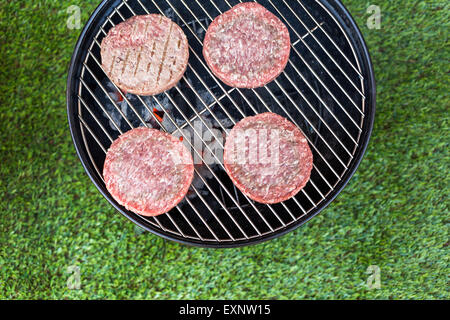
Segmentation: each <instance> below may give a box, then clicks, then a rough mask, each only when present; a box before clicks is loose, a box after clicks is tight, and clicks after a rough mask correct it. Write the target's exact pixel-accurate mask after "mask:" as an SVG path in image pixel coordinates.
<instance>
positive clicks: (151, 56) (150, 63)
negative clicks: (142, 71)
mask: <svg viewBox="0 0 450 320" xmlns="http://www.w3.org/2000/svg"><path fill="white" fill-rule="evenodd" d="M155 50H156V41H155V40H153V47H152V53H151V54H150V58H151V59H150V62H149V63H148V65H147V73H148V72H149V71H150V67H151V66H152V62H153V56H154V55H155Z"/></svg>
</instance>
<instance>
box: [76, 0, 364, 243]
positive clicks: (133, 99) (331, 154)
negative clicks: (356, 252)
mask: <svg viewBox="0 0 450 320" xmlns="http://www.w3.org/2000/svg"><path fill="white" fill-rule="evenodd" d="M258 2H259V3H260V4H262V5H264V6H265V7H266V8H267V9H269V10H270V11H271V12H273V13H274V14H276V15H277V16H278V17H279V18H280V19H281V20H282V21H283V22H284V23H285V24H286V26H287V27H288V29H289V32H290V36H291V42H292V45H291V57H290V60H289V62H288V65H287V67H286V69H285V71H284V72H283V73H282V75H281V76H280V77H278V78H277V79H276V80H275V81H273V82H272V83H270V84H268V85H266V86H265V87H263V88H258V89H237V88H231V87H228V86H227V85H225V84H223V83H222V82H221V81H220V80H218V79H216V78H215V77H214V75H213V74H212V73H211V71H210V70H209V69H208V67H207V66H206V63H205V62H204V59H203V56H202V43H203V37H204V35H205V32H206V29H207V28H208V25H209V23H210V22H211V21H212V20H213V19H214V18H215V17H216V16H218V15H219V14H221V13H223V12H224V11H226V10H228V9H230V8H231V7H232V6H233V5H235V4H237V3H238V1H227V0H209V1H201V2H200V1H199V0H193V1H189V2H187V1H185V0H165V1H142V0H128V1H125V0H123V1H104V3H103V6H102V5H101V6H100V7H99V9H97V12H96V13H97V15H98V12H99V11H101V10H103V11H102V12H103V16H99V17H97V21H96V22H97V25H96V26H94V24H95V23H94V22H95V20H92V19H94V18H91V27H90V28H87V29H85V32H84V33H83V35H82V37H81V38H82V39H84V43H85V48H86V50H85V51H84V52H83V53H79V56H80V57H82V58H80V59H79V61H80V64H79V66H78V68H79V69H80V71H79V74H78V75H77V76H76V77H74V79H73V81H72V80H71V79H69V83H75V86H76V88H77V89H76V90H74V92H69V90H68V104H69V113H70V110H71V107H70V105H71V101H73V102H74V104H73V105H74V107H73V110H74V117H76V120H73V121H71V125H73V122H75V123H76V125H77V126H79V132H80V136H81V138H80V140H79V142H80V146H77V150H78V152H79V155H80V157H81V158H82V161H83V162H84V165H85V167H86V169H87V171H88V173H89V174H90V176H91V178H92V179H93V180H94V182H96V184H97V186H98V187H99V189H100V190H101V191H102V193H104V194H105V196H107V198H108V199H109V200H110V201H111V202H112V203H113V204H114V205H115V206H116V208H118V209H119V210H120V211H121V212H122V213H123V214H125V215H127V216H128V217H129V218H130V219H132V220H134V221H135V222H136V223H138V224H140V225H141V226H143V227H145V228H147V229H149V230H151V231H153V232H155V233H157V234H160V235H162V236H165V237H169V238H172V239H175V240H178V241H182V242H187V243H192V244H203V245H213V246H214V245H238V244H245V243H251V242H254V241H259V240H261V239H265V238H269V237H271V236H274V235H276V234H281V233H283V232H285V231H287V230H289V229H290V228H291V227H292V226H294V225H299V224H301V222H304V221H306V220H307V219H309V218H310V217H311V216H312V215H313V214H315V213H317V212H318V211H319V208H323V206H324V205H325V203H326V202H329V201H331V198H333V197H334V196H335V195H336V194H337V192H338V191H339V189H340V188H342V187H343V185H344V184H345V182H344V181H343V180H344V178H345V179H346V180H348V178H349V177H350V175H351V174H352V172H350V171H354V169H355V168H356V166H357V164H358V162H359V160H360V158H361V156H362V153H363V151H364V150H363V149H364V148H365V145H366V144H367V141H368V135H369V134H370V132H369V133H367V132H366V131H367V129H366V128H365V125H366V126H367V124H365V122H367V120H365V117H366V116H367V114H368V110H366V96H367V95H368V94H367V89H366V88H365V86H366V83H367V79H366V78H365V76H364V74H365V71H363V69H362V67H361V62H360V61H361V60H360V55H358V50H359V49H358V48H355V45H354V44H353V43H352V42H351V39H350V38H349V36H348V35H347V33H346V32H345V30H344V28H343V26H342V25H341V24H340V21H339V20H338V17H336V15H335V14H333V12H332V11H331V8H330V7H328V6H326V5H324V3H322V2H321V1H319V0H316V1H313V0H310V1H285V0H282V1H271V0H267V1H264V0H261V1H258ZM102 8H103V9H102ZM105 8H107V9H105ZM148 13H161V14H163V15H166V16H168V17H169V18H171V19H172V20H173V21H175V22H176V23H177V24H178V25H179V26H180V27H181V28H182V29H183V30H184V32H185V34H186V35H187V37H188V41H189V48H190V60H189V66H188V68H187V71H186V73H185V75H184V76H183V78H182V80H181V81H180V83H179V84H178V85H177V86H176V87H175V88H173V89H171V90H169V91H166V92H164V93H162V94H160V95H157V96H152V97H141V96H135V95H130V94H126V93H124V92H122V91H121V90H120V89H119V88H118V87H117V86H115V85H114V84H113V83H112V82H110V81H109V79H108V78H107V77H106V75H105V73H104V71H103V69H102V66H101V58H100V44H101V41H102V38H103V37H104V36H105V35H106V34H107V32H108V30H109V29H110V28H112V27H113V26H115V25H116V24H118V23H120V22H122V21H124V20H126V19H128V18H130V17H131V16H133V15H140V14H148ZM94 16H95V14H94V15H93V17H94ZM88 33H90V36H87V34H88ZM79 51H80V52H81V51H82V50H79ZM75 60H76V59H75ZM71 73H73V74H75V72H73V71H72V72H71ZM69 78H70V76H69ZM70 81H72V82H70ZM369 84H370V83H369ZM70 85H71V84H70ZM70 85H69V86H70ZM69 89H70V88H69ZM370 94H371V93H370ZM71 99H72V100H71ZM267 111H270V112H275V113H278V114H280V115H282V116H284V117H286V118H288V119H289V120H291V121H292V122H293V123H295V124H296V125H297V126H298V127H299V128H300V129H301V130H302V131H303V132H304V134H305V136H306V137H307V139H308V141H309V144H310V146H311V149H312V151H313V154H314V167H313V172H312V174H311V180H310V182H309V183H308V185H307V186H306V187H305V188H304V189H303V190H302V191H301V192H300V193H299V194H298V195H297V196H295V197H294V198H292V199H290V200H288V201H285V202H283V203H280V204H275V205H263V204H260V203H256V202H254V201H252V200H250V199H249V198H247V197H246V196H245V195H243V194H242V193H241V192H240V191H239V190H238V189H236V188H235V187H234V185H233V184H232V182H231V181H230V179H229V178H228V177H227V175H226V173H225V171H224V167H223V164H222V159H220V157H218V156H217V155H216V153H217V149H223V145H224V143H223V141H222V140H223V139H222V140H221V137H220V135H221V134H223V135H226V133H227V131H228V130H229V129H230V128H231V127H232V126H233V125H234V124H236V123H237V122H238V121H239V120H240V119H242V118H243V117H245V116H251V115H254V114H257V113H261V112H267ZM369 111H370V110H369ZM70 119H71V114H69V120H70ZM74 119H75V118H74ZM369 120H370V121H369V122H371V121H372V120H373V119H372V118H371V119H369ZM137 126H152V127H155V126H156V127H159V128H161V130H164V131H167V132H169V133H172V134H178V135H180V136H182V137H184V138H185V139H184V141H186V142H187V143H188V144H189V145H190V146H191V147H192V150H193V156H195V157H199V158H200V159H202V160H204V164H203V165H201V166H196V169H195V179H194V183H193V186H192V187H191V190H190V194H189V196H187V197H186V198H185V199H184V200H183V202H181V203H180V204H179V205H178V206H177V207H176V208H174V209H173V210H172V211H171V212H169V213H167V214H165V215H161V216H158V217H151V218H148V217H142V216H139V215H135V214H134V213H131V212H128V211H126V210H125V209H124V208H122V207H120V206H118V205H117V204H116V203H114V200H112V199H111V197H110V196H109V195H108V194H107V191H106V190H105V188H104V183H103V178H102V171H101V168H102V167H103V162H104V159H105V154H106V151H107V150H108V148H109V146H110V144H111V143H112V141H113V140H114V139H116V138H117V137H118V136H119V135H120V134H122V133H124V132H126V131H128V130H130V129H131V128H134V127H137ZM369 127H370V129H371V123H369ZM72 130H73V129H72ZM369 131H370V130H369ZM187 133H189V134H191V135H192V136H193V137H194V139H199V141H200V144H201V148H200V149H199V146H198V145H196V144H195V143H192V141H191V139H190V138H191V137H189V135H187ZM205 133H206V134H207V136H208V137H210V138H211V139H212V140H214V141H215V145H214V146H211V144H210V141H209V140H208V141H206V139H205V138H204V137H205ZM363 133H364V141H362V142H361V136H362V134H363ZM72 134H73V136H74V140H75V142H76V145H77V141H78V139H77V138H76V137H75V136H76V134H74V132H72ZM197 141H198V140H197ZM213 149H214V150H213ZM80 150H82V151H80ZM201 150H206V151H207V152H208V154H209V155H210V156H212V157H213V160H214V162H213V163H212V164H210V162H211V161H210V160H211V159H209V160H208V161H206V159H205V154H204V153H202V152H201ZM215 151H216V152H215ZM82 154H83V156H82ZM86 155H87V156H86ZM86 162H88V163H86Z"/></svg>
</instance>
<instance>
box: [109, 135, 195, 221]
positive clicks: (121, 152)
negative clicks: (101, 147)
mask: <svg viewBox="0 0 450 320" xmlns="http://www.w3.org/2000/svg"><path fill="white" fill-rule="evenodd" d="M103 177H104V179H105V184H106V188H107V189H108V191H109V192H110V194H111V196H112V197H113V198H114V199H115V200H116V201H117V202H118V203H120V204H121V205H123V206H124V207H125V208H127V209H128V210H131V211H133V212H135V213H138V214H141V215H144V216H156V215H159V214H162V213H165V212H168V211H169V210H170V209H172V208H173V207H175V206H176V205H177V204H178V203H179V202H180V201H181V200H182V199H183V198H184V196H185V195H186V193H187V191H188V189H189V186H190V184H191V182H192V179H193V177H194V164H193V160H192V156H191V154H190V152H189V151H188V150H187V149H186V147H185V146H184V145H183V143H182V142H181V141H180V140H179V139H177V138H175V137H173V136H171V135H170V134H168V133H164V132H161V131H159V130H156V129H149V128H137V129H133V130H131V131H128V132H126V133H125V134H123V135H121V136H120V137H119V138H118V139H117V140H115V141H114V142H113V144H112V145H111V147H110V148H109V150H108V152H107V154H106V160H105V164H104V168H103Z"/></svg>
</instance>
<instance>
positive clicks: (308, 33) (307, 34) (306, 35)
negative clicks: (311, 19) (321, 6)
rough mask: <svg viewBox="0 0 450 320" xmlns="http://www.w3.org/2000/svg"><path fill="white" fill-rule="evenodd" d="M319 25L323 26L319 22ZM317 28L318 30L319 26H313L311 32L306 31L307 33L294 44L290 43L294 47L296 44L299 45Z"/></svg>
mask: <svg viewBox="0 0 450 320" xmlns="http://www.w3.org/2000/svg"><path fill="white" fill-rule="evenodd" d="M320 25H323V22H321V23H320ZM318 28H319V26H315V27H314V28H312V29H311V30H308V32H307V33H305V34H304V35H303V36H301V37H300V38H299V39H298V40H295V41H294V42H292V46H296V45H297V44H299V43H300V41H302V40H303V39H305V38H307V37H308V36H309V35H312V34H313V32H314V31H316V30H317V29H318Z"/></svg>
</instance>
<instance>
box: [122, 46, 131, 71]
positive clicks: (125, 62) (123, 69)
mask: <svg viewBox="0 0 450 320" xmlns="http://www.w3.org/2000/svg"><path fill="white" fill-rule="evenodd" d="M129 57H130V50H129V49H128V50H127V55H126V56H125V60H123V67H122V76H123V74H124V73H125V68H126V67H127V64H128V58H129Z"/></svg>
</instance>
